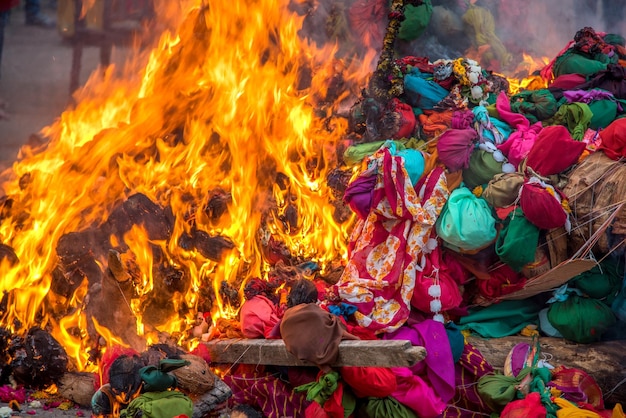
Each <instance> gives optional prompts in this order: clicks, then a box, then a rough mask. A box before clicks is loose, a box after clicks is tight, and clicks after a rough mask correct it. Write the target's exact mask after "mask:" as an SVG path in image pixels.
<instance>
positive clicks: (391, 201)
mask: <svg viewBox="0 0 626 418" xmlns="http://www.w3.org/2000/svg"><path fill="white" fill-rule="evenodd" d="M366 161H367V164H366V166H368V167H370V166H373V167H375V168H376V170H377V182H376V186H375V189H374V194H373V196H372V209H371V211H370V213H369V215H368V217H367V218H366V219H359V220H358V221H357V223H356V225H355V227H354V230H353V232H352V234H351V236H350V241H349V243H348V251H349V254H348V262H347V264H346V267H345V269H344V271H343V273H342V275H341V277H340V279H339V281H338V282H337V284H336V285H335V293H336V294H337V295H338V296H339V297H340V298H341V299H342V300H343V301H344V302H346V303H349V304H352V305H355V306H356V307H357V312H356V313H355V314H354V316H355V319H356V321H357V322H358V323H359V325H361V326H362V327H364V328H368V329H371V330H372V331H374V332H376V333H381V332H389V331H393V330H395V329H397V328H398V327H400V326H401V325H402V324H403V323H404V322H405V321H406V319H407V318H408V316H409V312H410V310H411V306H410V298H411V295H412V293H413V288H414V286H415V275H416V271H417V260H418V259H419V257H420V255H421V253H422V250H423V248H424V246H425V245H426V243H427V241H428V239H429V237H430V232H431V230H432V228H433V226H434V225H435V222H436V221H437V217H438V216H439V214H440V213H441V209H442V208H443V206H444V204H445V202H446V199H447V198H448V195H449V192H448V189H447V187H446V178H445V174H444V173H443V172H442V171H441V170H435V171H434V172H435V173H436V174H434V175H436V176H437V177H434V178H435V179H436V182H435V186H434V187H433V190H432V194H430V195H426V196H424V197H423V198H420V196H418V194H417V192H416V191H415V189H414V188H413V185H412V184H411V179H410V178H409V176H408V174H407V172H406V169H405V168H404V166H403V161H404V160H403V158H402V157H398V156H392V155H391V153H390V152H389V149H387V148H381V149H380V150H378V151H377V152H376V153H374V154H373V155H372V156H370V157H367V160H366ZM431 175H433V172H431V173H429V174H428V176H429V179H430V176H431ZM428 183H430V182H429V181H426V184H428Z"/></svg>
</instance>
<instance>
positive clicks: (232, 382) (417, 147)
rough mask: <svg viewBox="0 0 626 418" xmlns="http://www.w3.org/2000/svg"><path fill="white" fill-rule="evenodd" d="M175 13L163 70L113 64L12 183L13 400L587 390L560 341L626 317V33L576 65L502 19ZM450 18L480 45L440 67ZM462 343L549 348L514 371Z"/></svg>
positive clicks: (164, 44)
mask: <svg viewBox="0 0 626 418" xmlns="http://www.w3.org/2000/svg"><path fill="white" fill-rule="evenodd" d="M156 3H157V7H155V9H156V10H158V11H159V12H160V13H162V14H163V16H162V18H163V21H162V22H163V24H164V25H166V26H167V25H168V23H167V22H175V23H176V24H174V23H172V29H165V30H164V32H163V33H162V34H161V37H160V39H158V41H157V40H155V41H154V48H153V49H151V50H150V51H149V55H143V54H140V55H138V56H137V58H136V62H131V63H128V68H125V69H123V70H122V73H123V75H124V76H123V77H119V76H118V75H116V74H115V71H114V70H115V69H113V68H110V69H108V70H107V72H106V73H105V74H104V75H103V76H99V75H98V74H94V75H93V76H92V78H91V79H90V80H89V81H88V82H87V84H86V85H85V86H84V88H82V89H81V90H79V91H77V92H76V93H75V99H76V105H75V106H74V107H72V108H69V109H68V110H67V111H66V112H64V113H63V114H62V115H61V117H60V119H59V120H58V121H57V122H56V123H55V124H53V125H52V126H50V127H48V128H46V129H45V131H44V133H45V134H46V136H47V137H48V138H49V141H48V143H47V144H45V146H40V147H37V148H35V147H30V146H25V147H24V148H23V149H22V152H21V155H20V160H19V161H18V162H17V163H16V164H15V165H14V166H13V168H12V169H11V170H10V171H7V172H6V173H4V174H3V178H2V179H3V190H4V193H5V196H4V197H3V200H2V202H0V203H1V211H0V238H1V239H2V242H1V243H0V274H1V276H0V277H1V280H0V290H2V292H3V298H2V303H1V304H0V315H1V319H2V321H1V324H2V328H0V360H4V361H3V364H6V366H2V368H0V382H2V381H8V379H9V378H11V379H13V381H14V382H15V383H16V384H17V385H25V386H27V387H30V388H35V389H39V388H49V387H55V386H56V388H57V389H58V391H59V393H61V394H64V395H66V396H67V397H69V398H72V399H73V400H75V401H76V402H79V403H81V404H83V405H85V404H87V403H88V404H90V406H91V407H92V408H93V412H94V414H95V415H115V416H117V415H119V414H120V413H121V414H122V415H123V414H131V415H133V414H134V413H136V412H137V411H138V410H141V409H142V408H143V405H144V404H145V403H150V402H158V401H159V400H163V399H165V397H167V399H168V400H167V401H168V402H172V403H173V404H176V405H177V408H178V409H177V411H178V412H179V413H180V414H186V415H187V416H193V417H194V418H195V417H202V416H206V415H207V414H209V413H211V412H213V411H214V410H216V409H219V407H220V406H223V405H221V404H223V403H224V402H226V401H227V400H229V403H230V405H231V406H233V405H235V404H238V403H239V404H250V405H253V406H254V407H256V408H258V409H260V410H262V411H263V413H264V414H265V415H267V416H288V415H293V416H301V415H302V414H304V413H305V412H304V411H306V414H312V413H317V414H328V416H330V414H331V412H332V411H340V413H339V415H341V416H344V415H345V416H348V415H351V414H352V413H355V414H357V415H359V416H361V415H362V416H368V417H374V416H379V415H377V413H376V412H373V411H376V410H378V409H381V410H382V409H386V410H392V411H394V412H393V413H392V414H393V415H394V416H405V415H411V414H419V415H420V416H423V417H436V416H440V415H442V414H443V415H444V416H453V415H454V414H457V413H459V414H460V411H462V410H464V409H465V410H471V411H473V412H476V413H483V414H489V413H502V414H505V411H506V410H507V408H509V406H508V405H509V404H514V401H515V399H517V398H520V399H521V398H525V400H528V401H529V402H530V401H535V400H537V402H540V403H539V404H538V406H536V407H537V408H544V410H546V411H549V412H550V413H551V414H555V413H556V410H557V409H559V408H563V406H562V404H559V403H558V402H553V401H551V400H550V397H551V396H554V393H556V390H557V389H558V390H559V391H561V392H565V393H566V394H565V395H564V397H565V398H566V399H579V398H576V396H575V395H571V396H570V397H569V398H568V396H567V395H568V393H567V390H568V389H571V388H570V387H569V386H568V385H569V384H571V383H572V381H573V380H575V377H573V376H585V378H587V377H586V376H587V375H586V373H587V372H585V371H583V370H573V369H569V370H568V369H567V368H564V366H562V365H559V367H557V368H556V369H555V371H554V372H551V371H550V370H552V369H554V367H553V366H552V365H550V364H547V363H546V362H545V361H543V360H540V357H541V354H542V353H541V350H542V346H541V344H540V340H538V339H537V337H538V335H540V333H541V334H542V335H544V336H545V335H547V336H550V337H559V338H567V339H568V340H571V341H575V342H578V343H584V344H587V343H591V342H597V341H601V340H603V338H606V339H611V338H613V336H612V334H613V333H619V330H621V329H622V328H618V326H619V327H621V325H620V324H621V323H623V322H624V320H625V319H626V316H625V315H624V312H623V300H624V298H625V297H626V295H624V291H626V290H624V285H623V278H624V265H623V264H624V263H623V256H624V249H623V247H624V245H623V244H624V236H625V235H626V232H625V231H626V227H624V225H623V222H624V215H623V207H624V201H623V195H624V193H623V190H622V188H621V186H620V185H619V182H618V181H617V179H618V178H619V175H616V174H615V173H621V166H620V164H621V160H620V158H623V157H626V155H622V153H623V147H622V146H623V137H621V136H620V132H621V128H623V126H622V125H623V124H622V121H624V120H625V119H623V118H621V119H620V116H622V115H623V113H624V110H623V109H622V106H621V104H620V103H621V102H622V101H623V100H626V95H625V94H624V91H626V88H625V87H624V86H623V84H624V62H625V61H624V60H626V49H625V48H626V47H625V45H624V44H625V42H624V38H623V37H619V36H618V35H613V34H606V33H604V32H596V31H595V30H594V29H593V28H591V27H589V26H585V27H583V28H582V29H580V30H578V31H576V32H575V33H573V34H568V36H569V35H574V40H573V41H572V42H571V43H568V44H567V47H566V48H565V49H563V50H562V51H561V52H557V51H558V49H559V48H560V47H561V46H562V44H558V45H556V46H553V49H554V51H550V52H551V53H552V54H556V55H555V58H554V60H552V61H551V60H550V59H549V58H546V57H541V58H535V56H536V54H537V51H530V52H531V53H532V54H531V55H529V54H528V53H526V52H527V51H522V50H518V49H516V47H519V45H518V44H516V43H515V42H513V41H511V40H510V39H506V38H507V37H506V36H504V35H500V34H498V33H496V27H495V21H494V16H493V14H492V11H491V10H489V9H487V8H485V7H483V6H481V4H478V5H477V4H475V3H476V2H470V3H471V4H466V5H464V6H461V5H455V6H450V7H449V8H448V7H444V6H443V5H436V6H435V7H433V2H431V1H426V0H425V1H421V0H418V1H406V2H405V1H402V0H393V1H391V2H390V3H389V4H388V5H387V4H385V5H383V4H382V3H381V2H361V1H357V2H353V3H352V4H351V5H349V7H348V5H347V4H346V5H345V6H344V5H341V6H340V5H339V4H335V3H336V2H328V4H322V3H320V4H311V5H310V6H311V8H310V9H308V6H309V5H308V3H306V2H287V1H281V0H262V1H261V0H259V1H254V2H248V3H246V4H245V5H244V4H243V3H241V4H239V3H237V2H235V3H234V4H232V2H231V3H228V2H211V3H209V4H206V3H205V2H202V1H201V2H198V1H191V0H189V1H182V2H176V3H177V4H176V5H172V4H170V3H172V2H167V1H165V0H157V1H156ZM292 3H293V4H292ZM434 3H436V2H434ZM507 4H509V3H508V2H503V5H502V6H501V8H500V9H498V10H499V13H500V15H501V16H502V17H503V18H504V17H505V16H509V17H511V16H514V18H516V19H517V18H519V17H520V16H519V13H517V12H518V11H515V10H511V8H510V7H508V8H507ZM437 7H440V8H439V9H437ZM441 8H444V9H445V10H442V9H441ZM305 9H306V10H305ZM381 11H384V13H382V12H381ZM520 13H521V12H520ZM320 16H323V17H324V22H325V23H324V28H325V30H324V31H323V32H324V34H319V33H316V32H311V33H309V32H308V31H306V30H304V29H306V28H314V29H315V28H317V27H318V25H317V24H315V23H316V22H317V19H320ZM368 16H369V17H370V18H371V17H372V16H380V17H381V18H383V17H385V16H386V19H385V21H384V24H382V25H381V24H380V23H381V22H379V21H375V22H368V23H369V24H365V22H363V19H367V17H368ZM387 19H388V21H387ZM431 19H432V21H433V22H448V23H447V25H448V26H447V29H448V30H449V31H452V32H455V34H456V35H457V36H458V35H459V33H458V32H459V31H460V32H463V33H464V34H465V35H466V37H467V38H468V39H466V41H467V40H469V41H471V42H470V43H471V45H470V44H467V45H464V48H463V51H462V53H461V54H459V55H458V56H455V57H454V58H448V57H443V56H440V55H441V54H439V55H434V56H427V53H428V52H429V51H433V45H434V44H435V42H434V40H435V39H437V40H438V44H439V43H441V42H443V40H444V39H445V37H444V36H442V33H441V31H442V30H444V28H432V27H431V28H430V29H429V28H428V23H429V21H431ZM456 19H458V20H459V22H462V24H461V25H460V26H459V25H457V24H456V23H455V22H456ZM317 23H319V22H317ZM350 25H351V26H350ZM420 25H421V26H420ZM174 27H175V29H173V28H174ZM347 27H352V29H353V30H354V32H355V33H357V32H362V33H361V35H362V37H360V38H358V39H354V38H352V36H351V35H350V32H349V31H347ZM483 32H484V33H483ZM500 36H502V39H500ZM611 36H613V37H611ZM322 38H323V39H322ZM342 41H343V42H342ZM431 41H432V43H431ZM346 45H349V46H350V47H348V46H346ZM381 46H382V49H381V50H380V51H379V50H377V48H380V47H381ZM420 48H423V49H420ZM542 52H543V51H542ZM138 54H139V52H138ZM589 68H592V69H593V71H592V70H589V71H590V72H589V73H588V74H584V75H585V76H586V78H585V77H583V79H578V78H577V77H578V76H580V74H581V72H582V71H583V70H587V69H589ZM574 69H575V70H574ZM584 93H588V95H586V94H584ZM599 101H604V103H602V104H601V105H600V106H599V107H595V108H594V109H595V113H594V112H593V111H592V106H593V104H594V103H595V102H599ZM602 112H608V114H607V115H605V114H604V113H602ZM611 112H612V113H611ZM594 116H595V118H594ZM603 135H604V136H603ZM620 147H622V148H620ZM602 159H605V160H606V161H605V160H602ZM600 163H601V164H604V165H603V167H605V168H606V169H603V170H601V171H598V170H597V169H596V167H597V166H598V165H597V164H600ZM607 173H608V174H607ZM587 179H593V181H587ZM595 183H598V184H603V185H606V187H610V188H611V190H613V191H615V193H611V194H610V196H609V194H603V195H602V197H598V196H596V195H595V194H594V193H589V192H588V189H589V187H592V186H593V184H595ZM503 202H504V203H503ZM598 219H599V220H598ZM589 222H591V223H593V225H591V226H588V225H587V223H589ZM570 235H571V236H574V237H573V238H570ZM594 275H599V276H601V277H602V280H603V283H604V286H603V289H601V290H599V289H597V288H595V287H594V286H593V285H590V284H589V282H593V283H597V282H598V281H597V280H596V281H595V282H594V281H593V280H595V279H594V278H595V277H596V276H594ZM564 285H567V286H564ZM604 290H606V291H604ZM620 298H621V299H620ZM609 301H610V303H607V302H609ZM614 301H616V302H615V303H613V302H614ZM620 303H621V305H620ZM583 309H584V310H585V312H593V315H591V313H590V314H589V315H586V314H581V313H580V312H582V311H583ZM512 312H513V313H517V314H512ZM575 313H576V315H575ZM493 318H495V322H494V320H493ZM490 320H491V322H490ZM616 324H617V325H616ZM614 329H615V330H617V331H614ZM462 332H463V333H467V334H470V333H474V334H478V335H480V336H483V337H487V338H491V337H507V336H511V335H514V334H518V333H522V335H526V336H527V337H529V338H528V343H520V344H518V345H516V346H515V347H512V348H511V351H510V352H508V350H507V353H506V354H507V357H506V363H505V364H504V365H500V366H499V367H500V368H501V369H503V371H504V373H505V374H506V376H502V375H501V374H499V373H496V372H495V368H494V367H495V366H494V365H492V364H490V361H489V356H488V354H485V353H481V352H480V351H479V349H478V348H477V347H478V344H472V343H471V339H470V340H466V338H465V337H466V335H464V334H463V333H462ZM243 337H245V338H243ZM530 337H532V339H531V338H530ZM235 338H237V339H240V341H237V342H236V343H235V342H234V341H232V339H235ZM270 340H273V341H270ZM392 340H394V341H392ZM395 340H398V341H395ZM524 344H526V345H524ZM368 353H369V355H368ZM520 353H521V354H520ZM474 360H478V361H479V364H474V363H473V361H474ZM611 361H612V360H610V361H609V363H610V362H611ZM611 364H613V363H611ZM617 364H618V365H619V362H617ZM248 365H256V366H257V367H248ZM283 366H294V367H291V368H289V370H287V371H285V370H284V369H281V368H280V367H283ZM295 366H297V368H296V367H295ZM616 367H617V366H616ZM461 369H463V370H464V371H461ZM622 370H623V366H622ZM85 372H89V373H92V374H89V373H88V374H85ZM544 372H545V373H544ZM544 375H545V376H544ZM96 376H97V377H96ZM502 377H506V379H504V380H506V382H508V383H510V384H511V387H512V388H513V389H511V391H509V392H507V393H511V394H513V395H512V396H510V397H509V398H507V399H502V398H497V397H495V396H494V393H496V392H497V390H496V389H495V387H496V386H497V385H502V384H504V383H506V382H504V380H502V379H500V378H502ZM540 378H541V379H543V380H542V381H541V382H536V381H534V380H533V379H535V380H536V379H540ZM507 379H508V380H507ZM568 379H570V380H568ZM531 380H533V382H531ZM366 381H368V382H369V381H372V382H375V383H376V388H377V389H376V391H374V392H372V388H367V387H365V385H363V382H366ZM460 381H462V382H463V384H461V385H459V382H460ZM593 385H596V384H595V382H593ZM593 385H590V386H593ZM596 386H597V385H596ZM596 386H593V388H592V389H589V390H588V391H587V393H585V394H584V396H585V399H584V401H585V402H587V403H588V404H589V405H591V406H592V407H593V409H594V410H595V411H598V412H602V413H608V412H606V411H607V410H605V407H606V408H608V407H609V405H608V402H607V404H606V405H605V403H604V399H603V398H602V396H601V394H600V397H599V398H598V392H599V391H601V389H600V388H599V387H598V388H597V389H596ZM94 387H95V388H96V389H97V390H96V391H95V393H91V392H90V390H91V389H93V388H94ZM474 387H475V389H469V388H474ZM550 387H553V388H555V389H554V390H553V391H552V392H551V390H550ZM328 388H332V390H328ZM170 389H179V390H170ZM498 390H499V389H498ZM572 390H573V389H572ZM529 392H533V393H535V392H538V393H539V394H540V395H541V398H540V399H539V398H537V399H535V395H532V396H526V395H528V393H529ZM381 393H384V394H385V396H381V398H380V399H373V398H375V397H376V396H377V395H380V394H381ZM159 397H162V398H159ZM383 398H384V399H383ZM279 404H280V405H279ZM557 404H559V405H558V406H557ZM615 408H616V409H615V411H618V409H619V406H615ZM124 411H126V412H124ZM615 411H614V413H615V414H617V412H615ZM335 413H336V412H335ZM320 416H321V415H320ZM333 416H334V415H333Z"/></svg>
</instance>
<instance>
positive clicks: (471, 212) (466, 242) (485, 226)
mask: <svg viewBox="0 0 626 418" xmlns="http://www.w3.org/2000/svg"><path fill="white" fill-rule="evenodd" d="M435 227H436V230H437V235H439V237H440V238H441V239H442V240H444V241H445V242H446V243H448V244H451V245H452V246H454V247H457V248H459V249H461V250H465V251H471V250H477V249H479V248H482V247H484V246H486V245H488V244H489V243H490V242H493V241H494V240H495V239H496V234H497V231H496V220H495V218H494V217H493V215H492V213H491V208H490V207H489V204H487V201H485V199H482V198H479V197H476V196H474V194H473V193H472V192H471V191H470V190H469V189H468V188H467V187H465V186H461V187H459V188H457V189H454V191H452V193H451V194H450V197H449V199H448V201H447V202H446V205H445V206H444V207H443V210H442V211H441V215H440V216H439V219H437V223H436V224H435Z"/></svg>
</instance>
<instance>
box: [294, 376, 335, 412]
mask: <svg viewBox="0 0 626 418" xmlns="http://www.w3.org/2000/svg"><path fill="white" fill-rule="evenodd" d="M338 386H339V373H337V372H335V371H333V372H329V373H326V374H324V375H322V376H320V378H319V379H318V380H317V381H315V382H310V383H306V384H304V385H300V386H297V387H295V388H294V390H295V391H296V392H306V399H307V401H315V402H317V403H318V404H320V405H322V406H323V405H324V403H325V402H326V401H327V400H328V399H329V398H330V397H331V396H332V394H333V393H334V392H335V390H337V387H338Z"/></svg>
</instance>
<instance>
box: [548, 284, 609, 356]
mask: <svg viewBox="0 0 626 418" xmlns="http://www.w3.org/2000/svg"><path fill="white" fill-rule="evenodd" d="M548 320H549V321H550V324H552V326H553V327H554V328H556V329H557V330H558V331H559V332H560V333H561V334H562V335H563V338H566V339H568V340H571V341H575V342H577V343H583V344H588V343H591V342H594V341H599V340H600V338H601V337H602V334H604V333H605V332H606V330H608V329H609V328H610V327H611V326H613V324H615V323H616V322H617V318H616V317H615V314H614V313H613V311H612V310H611V308H610V307H608V306H607V305H605V304H604V303H603V302H602V301H599V300H597V299H592V298H587V297H583V296H578V295H577V294H575V293H573V294H570V295H569V296H568V297H567V299H566V300H564V301H557V302H554V303H553V304H552V305H550V308H549V309H548Z"/></svg>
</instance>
